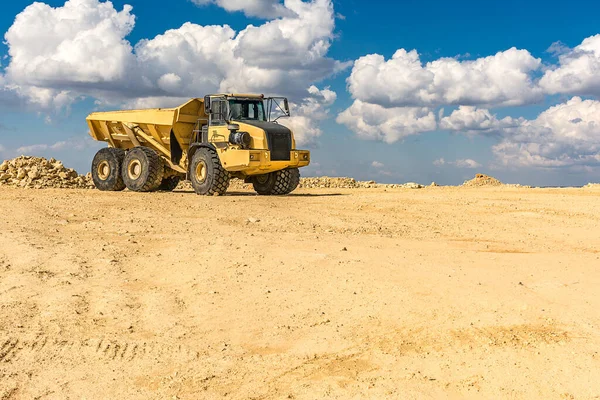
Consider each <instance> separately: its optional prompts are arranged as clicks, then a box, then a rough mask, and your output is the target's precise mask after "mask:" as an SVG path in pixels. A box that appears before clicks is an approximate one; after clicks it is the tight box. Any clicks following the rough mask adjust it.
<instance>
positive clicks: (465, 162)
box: [433, 158, 481, 168]
mask: <svg viewBox="0 0 600 400" xmlns="http://www.w3.org/2000/svg"><path fill="white" fill-rule="evenodd" d="M433 165H435V166H436V167H441V166H444V165H453V166H455V167H457V168H479V167H481V164H479V163H478V162H477V161H475V160H472V159H470V158H463V159H458V160H456V161H446V160H445V159H444V158H438V159H437V160H435V161H433Z"/></svg>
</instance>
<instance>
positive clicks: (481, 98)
mask: <svg viewBox="0 0 600 400" xmlns="http://www.w3.org/2000/svg"><path fill="white" fill-rule="evenodd" d="M540 66H541V60H540V59H537V58H535V57H533V56H532V55H531V54H530V53H529V52H528V51H527V50H517V49H515V48H511V49H509V50H506V51H503V52H499V53H497V54H495V55H493V56H488V57H482V58H478V59H476V60H464V61H459V60H456V59H454V58H440V59H438V60H435V61H432V62H428V63H426V64H425V65H423V63H422V62H421V60H420V57H419V54H418V53H417V51H416V50H412V51H406V50H405V49H399V50H397V51H396V53H395V54H394V55H393V57H392V58H391V59H389V60H385V58H384V57H383V56H381V55H379V54H371V55H367V56H364V57H361V58H359V59H358V60H356V61H355V63H354V67H353V68H352V73H351V75H350V77H349V78H348V87H349V91H350V93H351V94H352V96H353V97H354V98H355V99H358V100H361V101H363V102H368V103H372V104H379V105H382V106H384V107H388V108H390V107H401V106H410V107H415V106H439V105H482V104H487V105H497V106H514V105H521V104H528V103H533V102H536V101H539V100H540V99H541V98H542V96H543V93H542V91H541V89H540V88H539V87H537V85H536V84H535V82H534V81H533V79H532V76H531V74H532V72H534V71H536V70H538V69H539V68H540Z"/></svg>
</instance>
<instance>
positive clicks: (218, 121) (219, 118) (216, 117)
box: [210, 101, 227, 126]
mask: <svg viewBox="0 0 600 400" xmlns="http://www.w3.org/2000/svg"><path fill="white" fill-rule="evenodd" d="M211 109H212V114H211V119H210V125H211V126H212V125H225V118H226V115H225V113H226V112H227V107H226V106H225V102H224V101H213V102H212V103H211Z"/></svg>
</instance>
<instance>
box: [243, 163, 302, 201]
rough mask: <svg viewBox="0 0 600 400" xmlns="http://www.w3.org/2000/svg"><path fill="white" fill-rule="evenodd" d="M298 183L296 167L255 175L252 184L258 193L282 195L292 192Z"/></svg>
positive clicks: (298, 176) (298, 177)
mask: <svg viewBox="0 0 600 400" xmlns="http://www.w3.org/2000/svg"><path fill="white" fill-rule="evenodd" d="M299 184H300V171H299V170H298V168H290V169H283V170H281V171H275V172H271V173H268V174H264V175H257V176H255V177H254V179H253V180H252V186H254V190H256V193H258V194H260V195H284V194H290V193H291V192H293V191H294V190H295V189H296V188H297V187H298V185H299Z"/></svg>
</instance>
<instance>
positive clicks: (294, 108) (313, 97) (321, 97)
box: [278, 85, 337, 145]
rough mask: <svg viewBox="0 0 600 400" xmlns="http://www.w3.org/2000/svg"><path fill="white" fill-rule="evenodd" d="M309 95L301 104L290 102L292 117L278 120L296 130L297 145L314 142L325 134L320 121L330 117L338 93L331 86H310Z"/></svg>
mask: <svg viewBox="0 0 600 400" xmlns="http://www.w3.org/2000/svg"><path fill="white" fill-rule="evenodd" d="M307 92H308V95H307V96H306V97H305V98H304V100H302V102H300V103H299V104H294V103H292V104H290V112H291V114H292V116H291V117H290V118H282V119H280V120H279V121H278V122H279V123H280V124H281V125H284V126H287V127H288V128H290V129H292V130H293V131H294V137H295V139H296V144H297V145H307V144H314V142H315V140H316V139H317V138H318V137H319V136H321V135H322V134H323V131H322V130H321V128H320V127H319V123H320V122H321V121H323V120H325V119H327V118H328V117H329V107H330V106H331V105H332V104H333V103H334V102H335V100H336V98H337V95H336V93H335V92H334V91H332V90H329V88H325V89H322V90H321V89H319V88H317V87H316V86H314V85H313V86H311V87H309V88H308V91H307Z"/></svg>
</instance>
